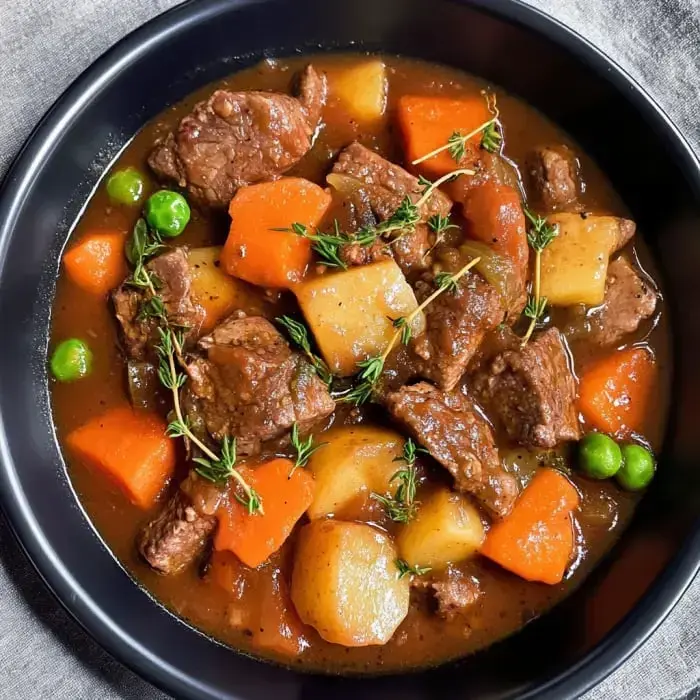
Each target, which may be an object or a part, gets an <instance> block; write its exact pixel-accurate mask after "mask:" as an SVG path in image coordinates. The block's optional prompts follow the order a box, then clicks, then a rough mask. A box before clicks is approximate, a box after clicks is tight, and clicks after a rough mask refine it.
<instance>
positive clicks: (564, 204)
mask: <svg viewBox="0 0 700 700" xmlns="http://www.w3.org/2000/svg"><path fill="white" fill-rule="evenodd" d="M528 172H529V175H530V178H531V182H532V187H533V189H534V193H533V195H534V196H533V199H534V200H535V201H536V202H537V203H538V204H539V205H540V206H542V207H543V208H544V209H545V210H546V211H548V212H552V211H561V210H563V209H568V210H572V209H577V208H579V205H578V193H579V190H580V184H579V175H578V162H577V159H576V157H575V155H574V154H573V153H572V152H571V150H570V149H569V148H567V147H566V146H555V147H552V148H538V149H537V150H536V151H535V152H534V153H533V154H532V157H531V158H530V160H529V164H528Z"/></svg>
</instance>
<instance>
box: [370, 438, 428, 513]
mask: <svg viewBox="0 0 700 700" xmlns="http://www.w3.org/2000/svg"><path fill="white" fill-rule="evenodd" d="M419 452H426V450H424V449H423V448H421V447H417V446H416V443H415V442H413V440H411V438H409V439H408V440H406V442H405V443H404V446H403V454H402V455H401V456H400V457H396V458H395V459H394V462H404V466H403V467H402V468H401V469H399V470H398V471H397V472H396V473H395V474H394V475H393V476H392V477H391V479H390V480H389V483H391V482H393V481H398V482H399V485H398V486H397V488H396V493H394V495H393V496H392V497H391V498H387V497H386V496H382V495H381V494H378V493H372V494H371V497H372V498H373V499H374V500H375V501H378V502H379V503H381V504H382V506H384V510H385V512H386V514H387V515H388V516H389V518H391V520H393V521H395V522H397V523H408V522H410V521H411V520H413V518H414V517H415V515H416V509H417V506H418V504H417V502H416V490H417V487H418V482H417V480H418V471H417V469H416V457H417V455H418V453H419Z"/></svg>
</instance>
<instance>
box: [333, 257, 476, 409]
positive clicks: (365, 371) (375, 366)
mask: <svg viewBox="0 0 700 700" xmlns="http://www.w3.org/2000/svg"><path fill="white" fill-rule="evenodd" d="M480 260H481V258H474V259H473V260H470V261H469V262H468V263H467V264H466V265H465V266H464V267H462V268H461V269H460V270H459V271H457V272H455V273H454V274H449V273H447V272H444V273H440V274H438V275H436V276H435V284H436V289H435V291H434V292H433V293H432V294H431V295H430V296H429V297H428V298H427V299H426V300H425V301H423V302H422V303H421V304H420V305H419V306H417V307H416V308H415V309H414V310H413V311H411V313H410V314H408V315H406V316H399V317H398V318H395V319H392V324H393V326H394V328H396V329H397V330H396V332H395V333H394V335H393V336H392V337H391V340H390V341H389V343H388V344H387V346H386V348H385V349H384V352H383V353H382V354H381V355H376V356H375V357H370V358H368V359H366V360H362V361H361V362H358V363H357V367H358V368H359V370H360V371H359V373H358V374H357V375H356V378H357V380H358V383H357V384H356V385H355V387H354V388H353V389H351V390H350V391H348V392H347V393H345V394H343V395H342V396H340V397H339V398H338V399H337V400H338V401H345V402H348V403H354V404H355V405H358V406H359V405H361V404H363V403H366V402H367V401H369V400H370V399H371V398H372V395H373V393H374V387H375V385H376V383H377V382H378V381H379V378H380V377H381V376H382V372H383V370H384V363H385V362H386V359H387V357H389V355H390V354H391V351H392V350H393V349H394V346H395V345H396V343H397V342H399V341H401V342H402V343H403V344H408V342H409V341H410V340H411V338H412V337H413V332H412V330H411V324H412V323H413V321H414V319H415V318H416V317H417V316H418V314H420V313H421V312H422V311H423V309H425V308H426V307H427V306H428V305H429V304H431V303H432V302H433V301H434V300H435V299H436V298H437V297H438V296H440V294H442V293H443V292H444V291H446V290H448V289H449V290H453V291H454V290H456V289H457V282H458V281H459V279H460V278H461V277H462V276H463V275H465V274H466V273H467V272H468V271H469V270H470V269H471V268H472V267H474V266H475V265H476V264H478V263H479V261H480Z"/></svg>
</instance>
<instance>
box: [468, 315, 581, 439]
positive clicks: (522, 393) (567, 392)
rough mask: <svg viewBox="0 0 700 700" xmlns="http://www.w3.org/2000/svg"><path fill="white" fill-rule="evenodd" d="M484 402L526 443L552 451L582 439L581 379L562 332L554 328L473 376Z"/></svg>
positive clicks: (509, 431) (511, 436)
mask: <svg viewBox="0 0 700 700" xmlns="http://www.w3.org/2000/svg"><path fill="white" fill-rule="evenodd" d="M474 386H475V388H476V390H477V392H478V394H479V396H480V398H481V400H482V402H483V404H484V405H485V406H486V407H487V409H490V410H491V411H492V412H493V413H494V414H495V415H496V416H497V417H498V419H499V420H500V422H501V423H502V424H503V426H504V427H505V429H506V432H507V433H508V436H509V437H510V438H511V439H512V440H515V441H516V442H518V443H520V444H521V445H526V446H532V447H545V448H552V447H555V446H556V445H558V444H559V443H560V442H563V441H566V440H578V438H579V437H580V436H581V428H580V426H579V422H578V417H577V412H576V404H575V402H576V381H575V379H574V376H573V373H572V371H571V368H570V367H569V362H568V358H567V353H566V348H565V346H564V340H563V337H562V335H561V333H560V332H559V331H558V330H557V329H556V328H550V329H548V330H546V331H545V332H544V333H541V334H540V335H539V336H538V337H537V338H536V339H535V340H532V341H531V342H529V343H528V344H527V345H525V346H524V347H522V346H521V347H518V348H516V349H511V350H505V351H504V352H501V353H499V354H497V355H496V356H495V357H494V358H493V359H491V360H490V361H489V362H488V363H487V365H486V369H485V370H483V371H481V372H480V373H479V374H478V375H477V376H476V377H475V378H474Z"/></svg>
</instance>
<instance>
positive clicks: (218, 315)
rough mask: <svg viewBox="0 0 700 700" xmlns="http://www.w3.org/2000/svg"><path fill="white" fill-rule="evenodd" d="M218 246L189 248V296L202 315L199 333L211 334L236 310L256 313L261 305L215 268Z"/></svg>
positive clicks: (238, 283) (248, 290)
mask: <svg viewBox="0 0 700 700" xmlns="http://www.w3.org/2000/svg"><path fill="white" fill-rule="evenodd" d="M220 253H221V246H208V247H206V248H192V249H191V250H190V251H189V252H188V254H187V259H188V261H189V264H190V268H191V269H192V295H193V297H194V299H195V301H196V302H197V304H199V305H200V306H201V307H203V308H204V310H205V312H206V318H205V320H204V326H203V328H202V330H203V331H208V330H211V329H212V328H213V327H214V326H215V325H216V324H217V323H218V322H219V321H221V320H222V319H223V318H225V317H226V316H228V315H229V314H230V313H231V312H232V311H234V310H236V309H243V310H245V311H247V312H250V311H255V312H260V311H261V310H262V308H263V304H262V303H261V302H260V301H259V295H256V294H254V293H253V292H252V290H250V289H249V288H248V285H247V284H246V283H245V282H242V281H241V280H238V279H235V278H234V277H231V276H230V275H227V274H226V273H225V272H224V271H223V270H222V269H221V268H220V267H219V255H220Z"/></svg>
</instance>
